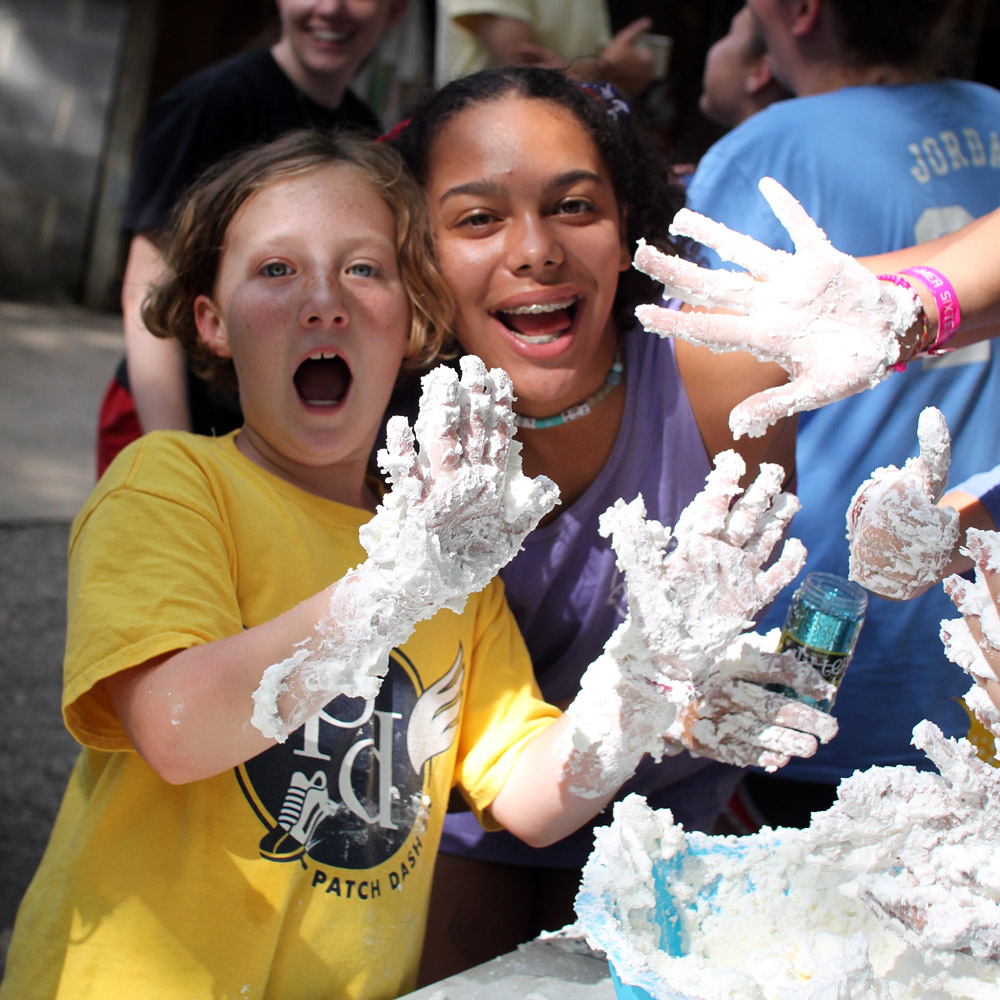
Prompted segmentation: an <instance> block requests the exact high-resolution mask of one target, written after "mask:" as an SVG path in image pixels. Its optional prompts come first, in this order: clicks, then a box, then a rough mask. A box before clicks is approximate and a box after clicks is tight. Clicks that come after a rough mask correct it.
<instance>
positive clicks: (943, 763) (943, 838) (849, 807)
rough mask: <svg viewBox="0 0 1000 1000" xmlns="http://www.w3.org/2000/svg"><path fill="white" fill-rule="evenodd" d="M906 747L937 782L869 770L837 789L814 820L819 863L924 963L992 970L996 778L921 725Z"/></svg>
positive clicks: (966, 748) (971, 754) (969, 749)
mask: <svg viewBox="0 0 1000 1000" xmlns="http://www.w3.org/2000/svg"><path fill="white" fill-rule="evenodd" d="M913 744H914V746H916V747H918V748H920V749H922V750H923V751H924V752H925V753H926V754H927V756H928V758H929V759H930V760H931V761H932V763H934V764H935V765H936V767H937V769H938V771H939V772H940V773H939V774H934V773H933V772H927V771H922V772H913V773H912V774H907V773H905V772H904V773H901V769H900V768H872V769H871V770H870V771H868V772H866V773H865V775H864V778H863V779H862V776H861V775H860V772H859V773H857V774H855V776H854V777H853V778H851V779H848V780H846V781H844V782H842V783H841V785H840V790H839V794H838V801H837V802H836V803H835V805H834V806H833V807H832V808H831V809H830V810H828V811H827V812H825V813H820V814H818V815H816V816H814V817H813V823H812V828H811V831H810V832H811V834H812V836H813V840H814V842H815V843H816V844H817V845H818V849H817V854H820V855H822V856H823V857H824V859H825V860H826V861H827V862H832V863H833V864H834V865H835V866H836V867H837V868H839V869H841V870H843V871H845V872H848V873H850V872H853V873H855V878H854V882H853V884H852V885H851V886H850V888H849V890H842V891H850V892H851V893H852V894H856V895H857V896H858V898H859V899H861V900H863V901H864V902H865V903H866V904H867V905H868V906H869V907H870V908H871V909H872V911H873V912H874V913H875V914H876V916H878V917H879V919H880V920H881V921H882V922H883V923H884V924H886V925H887V926H888V927H890V928H891V929H892V930H893V931H894V932H895V933H897V934H899V936H900V937H902V938H903V939H904V940H906V941H908V942H910V943H911V944H913V945H915V946H916V947H918V948H919V949H920V950H921V951H922V952H923V953H925V954H928V955H930V956H932V957H934V958H936V959H937V960H938V961H941V962H944V963H947V962H948V961H949V960H950V959H951V958H952V957H953V956H954V954H955V953H967V954H971V955H972V956H973V957H975V958H978V959H983V960H986V961H992V962H1000V850H998V847H1000V844H998V842H997V840H996V831H997V830H1000V770H998V769H997V768H994V767H991V766H990V765H989V764H987V763H986V762H985V761H983V760H980V759H979V757H978V756H977V755H976V750H975V747H973V746H972V744H970V743H968V742H967V741H965V740H962V741H958V740H949V739H946V738H945V737H944V735H943V734H942V732H941V730H940V729H939V728H938V727H937V726H935V725H934V724H933V723H931V722H928V721H926V720H924V721H923V722H921V723H919V724H918V725H917V726H916V727H915V728H914V730H913ZM907 770H908V771H910V770H912V769H907ZM970 817H974V818H975V822H974V823H970V822H969V818H970ZM903 820H905V821H903ZM862 831H864V832H865V833H866V834H867V836H863V835H862ZM983 831H989V832H990V833H991V834H992V839H991V837H990V835H989V834H987V836H986V837H984V836H983Z"/></svg>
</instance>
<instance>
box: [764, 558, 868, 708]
mask: <svg viewBox="0 0 1000 1000" xmlns="http://www.w3.org/2000/svg"><path fill="white" fill-rule="evenodd" d="M867 606H868V595H867V594H866V593H865V591H864V589H863V588H861V587H859V586H858V585H857V584H856V583H852V582H851V581H850V580H847V579H845V578H844V577H842V576H835V575H834V574H833V573H810V574H809V575H808V576H807V577H806V578H805V580H804V581H803V582H802V584H801V585H800V586H799V588H798V590H796V591H795V593H794V594H793V595H792V603H791V605H790V606H789V608H788V615H787V617H786V618H785V624H784V626H783V627H782V629H781V639H780V641H779V643H778V651H779V652H782V651H789V652H792V653H794V654H795V656H796V658H797V659H799V660H801V661H802V662H803V663H808V664H809V665H810V666H812V667H815V668H816V669H817V670H818V671H819V672H820V673H821V674H822V675H823V677H824V678H825V679H826V680H827V681H829V682H830V683H831V684H833V685H834V686H835V687H839V686H840V682H841V681H842V680H843V679H844V671H846V670H847V665H848V663H850V661H851V656H852V654H853V653H854V645H855V643H856V642H857V641H858V633H859V632H860V631H861V626H862V625H863V624H864V620H865V609H866V608H867ZM772 690H781V691H783V692H784V693H785V694H788V695H790V696H792V697H796V698H801V700H802V701H805V702H808V703H809V704H810V705H815V707H816V708H819V709H821V710H822V711H824V712H829V711H830V709H831V708H832V707H833V698H829V699H823V700H822V701H819V702H816V701H815V700H814V699H812V698H807V697H801V696H800V695H798V694H797V693H796V692H795V691H793V690H792V689H791V688H785V687H783V686H782V685H774V686H772Z"/></svg>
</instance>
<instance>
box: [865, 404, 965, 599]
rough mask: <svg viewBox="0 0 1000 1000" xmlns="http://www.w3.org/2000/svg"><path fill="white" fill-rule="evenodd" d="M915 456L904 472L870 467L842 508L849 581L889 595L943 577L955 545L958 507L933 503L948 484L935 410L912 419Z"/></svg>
mask: <svg viewBox="0 0 1000 1000" xmlns="http://www.w3.org/2000/svg"><path fill="white" fill-rule="evenodd" d="M917 440H918V441H919V443H920V453H919V454H918V455H917V457H916V458H910V459H908V460H907V461H906V463H905V464H904V465H903V468H902V469H898V468H896V466H894V465H890V466H886V467H885V468H882V469H876V470H875V471H874V472H873V473H872V475H871V478H869V479H866V480H865V482H863V483H862V484H861V485H860V486H859V487H858V489H857V492H856V493H855V494H854V497H853V499H852V500H851V503H850V506H849V507H848V509H847V538H848V541H849V542H850V578H851V579H852V580H854V581H856V582H857V583H860V584H861V586H862V587H865V588H866V589H867V590H870V591H872V593H875V594H879V595H881V596H882V597H888V598H892V599H893V600H899V601H905V600H909V599H910V598H911V597H916V596H917V594H920V593H922V592H923V591H925V590H926V589H927V588H928V587H930V586H932V585H933V584H935V583H937V582H938V581H939V580H940V579H941V578H942V576H943V575H944V572H945V570H946V569H947V567H948V563H949V562H950V561H951V558H952V555H953V553H954V550H955V546H956V545H957V544H958V537H959V522H958V511H956V510H954V509H953V508H951V507H939V506H937V501H938V500H940V499H941V496H942V494H943V493H944V488H945V484H946V483H947V481H948V466H949V462H950V458H951V438H950V437H949V434H948V425H947V424H946V423H945V420H944V416H943V414H942V413H941V411H940V410H937V409H935V408H934V407H932V406H929V407H927V408H926V409H925V410H924V411H923V412H922V413H921V414H920V420H919V422H918V424H917Z"/></svg>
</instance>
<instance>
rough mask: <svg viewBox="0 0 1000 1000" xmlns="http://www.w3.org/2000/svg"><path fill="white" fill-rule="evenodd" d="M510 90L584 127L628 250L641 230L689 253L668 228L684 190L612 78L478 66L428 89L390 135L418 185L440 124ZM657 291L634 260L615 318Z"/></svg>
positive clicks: (651, 239)
mask: <svg viewBox="0 0 1000 1000" xmlns="http://www.w3.org/2000/svg"><path fill="white" fill-rule="evenodd" d="M511 95H514V96H518V97H525V98H528V99H531V100H538V101H547V102H549V103H551V104H556V105H559V106H560V107H562V108H565V109H566V110H568V111H569V112H570V113H571V114H572V115H573V116H574V118H575V119H576V120H577V121H578V122H579V124H580V126H581V127H582V128H583V129H584V131H585V132H587V133H588V135H590V137H591V139H592V140H593V142H594V144H595V145H596V146H597V149H598V152H599V153H600V155H601V159H602V160H603V161H604V164H605V166H606V167H607V170H608V174H609V175H610V177H611V182H612V185H613V189H614V193H615V198H616V200H617V202H618V207H619V210H620V212H621V215H622V219H623V221H624V229H625V233H624V236H625V240H626V245H627V247H628V250H629V254H630V255H631V254H633V253H634V252H635V246H636V243H637V242H638V240H639V238H640V237H642V238H644V239H645V240H646V242H647V243H651V244H653V245H654V246H656V247H659V249H661V250H663V251H664V252H665V253H675V254H679V255H681V256H683V257H685V258H688V259H691V258H692V257H693V256H694V246H693V244H691V243H690V241H688V240H685V239H681V238H678V237H675V236H673V235H671V233H670V230H669V227H670V223H671V221H672V220H673V217H674V215H675V214H676V212H677V210H678V209H680V208H682V207H683V205H684V191H683V189H682V188H681V186H680V185H679V184H677V183H676V182H675V181H674V180H673V178H672V175H671V171H670V169H669V162H668V158H667V155H666V153H665V152H664V151H663V150H662V149H661V148H660V147H659V145H658V144H657V143H656V141H655V139H654V137H653V135H652V133H651V132H650V131H649V130H648V129H646V128H645V127H644V126H643V125H642V124H641V123H640V122H637V121H636V120H635V116H634V115H633V114H632V113H631V112H630V111H629V108H628V103H627V102H626V101H625V100H624V98H622V97H621V96H620V95H618V94H617V92H615V91H614V88H612V87H610V85H607V84H600V85H586V84H583V85H581V84H578V83H576V82H575V81H573V80H571V79H570V78H569V77H567V76H566V75H565V74H564V73H562V72H560V71H559V70H554V69H542V68H539V67H521V66H517V67H512V66H508V67H503V68H501V69H487V70H482V71H481V72H479V73H473V74H471V75H469V76H466V77H462V78H460V79H458V80H453V81H452V82H451V83H448V84H446V85H445V86H444V87H442V88H441V89H440V90H438V91H437V92H436V93H435V94H432V95H431V96H430V97H429V98H428V99H427V100H426V101H425V102H424V103H423V104H422V105H421V106H420V107H419V108H417V110H416V111H415V112H414V114H413V116H412V117H411V118H410V119H409V121H408V122H406V123H405V125H404V126H403V127H400V128H397V129H396V130H395V131H394V132H393V133H392V134H391V136H389V141H391V143H392V145H394V146H395V147H396V149H397V150H399V152H400V154H401V155H402V157H403V160H404V161H405V162H406V164H407V166H408V167H409V168H410V170H411V171H412V172H413V175H414V177H416V179H417V183H419V184H420V185H421V187H424V186H426V184H427V181H428V173H429V170H430V153H431V147H432V146H433V144H434V140H435V139H436V138H437V136H438V134H439V133H440V131H441V129H442V128H443V127H444V125H445V124H446V123H447V122H448V121H449V120H450V119H451V118H453V117H455V116H456V115H458V114H459V113H460V112H462V111H464V110H465V109H467V108H470V107H474V106H476V105H479V104H489V103H492V102H494V101H498V100H501V99H503V98H505V97H509V96H511ZM659 292H660V288H659V285H658V284H657V283H656V282H655V281H653V280H652V279H651V278H649V277H648V276H646V275H644V274H642V273H640V272H639V271H636V270H635V269H634V268H630V269H629V270H627V271H624V272H623V273H622V275H621V277H620V278H619V282H618V290H617V292H616V295H615V304H614V314H615V321H616V322H617V324H618V326H619V327H620V328H622V327H625V326H627V325H628V324H629V323H631V322H633V320H634V312H635V307H636V306H637V305H639V304H640V303H642V302H649V301H652V300H654V299H655V298H656V297H657V296H658V295H659Z"/></svg>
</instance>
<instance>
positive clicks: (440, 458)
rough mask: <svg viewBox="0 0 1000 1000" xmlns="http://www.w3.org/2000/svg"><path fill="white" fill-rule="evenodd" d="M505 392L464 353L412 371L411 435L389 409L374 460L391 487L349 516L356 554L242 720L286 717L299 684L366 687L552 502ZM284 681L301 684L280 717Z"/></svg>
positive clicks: (459, 602) (480, 579) (375, 684)
mask: <svg viewBox="0 0 1000 1000" xmlns="http://www.w3.org/2000/svg"><path fill="white" fill-rule="evenodd" d="M511 402H512V392H511V381H510V378H509V377H508V376H507V374H506V372H504V371H502V370H501V369H499V368H494V369H493V370H492V371H490V372H487V370H486V366H485V365H484V364H483V363H482V361H481V360H480V359H479V358H477V357H475V356H473V355H468V356H466V357H464V358H462V377H461V379H459V377H458V376H457V375H456V374H455V372H454V371H452V370H451V369H450V368H446V367H439V368H436V369H434V370H433V371H431V372H429V373H428V374H427V375H425V376H424V379H423V392H422V394H421V398H420V412H419V415H418V417H417V422H416V434H415V435H414V432H413V431H411V430H410V428H409V426H408V425H407V423H406V421H405V420H404V419H403V418H401V417H393V418H392V420H390V421H389V426H388V433H387V447H386V448H385V449H383V450H382V451H381V452H379V462H380V464H381V466H382V469H383V471H384V472H385V473H386V475H387V476H388V478H389V482H390V484H391V487H392V488H391V489H390V491H389V492H388V493H387V494H386V495H385V497H384V498H383V500H382V503H381V504H380V505H379V507H378V510H377V511H376V513H375V516H374V517H373V518H372V519H371V521H369V522H368V523H367V524H366V525H364V526H363V527H362V528H361V531H360V539H361V544H362V545H363V546H364V548H365V551H366V552H367V553H368V558H367V559H366V560H365V561H364V562H363V563H362V564H361V565H360V566H357V567H356V568H355V569H353V570H351V572H350V573H348V574H347V575H346V576H345V577H344V578H343V579H341V580H340V581H338V582H337V583H336V584H335V585H334V586H333V587H332V588H331V593H330V601H329V608H328V613H327V614H326V615H324V616H323V618H322V619H321V620H320V621H319V622H317V623H316V627H315V631H314V634H313V635H311V636H309V637H308V638H307V639H305V640H303V642H302V643H300V644H299V646H298V648H297V649H296V650H295V652H294V653H293V654H292V655H291V656H289V657H287V658H286V659H284V660H282V661H281V662H280V663H276V664H273V665H271V666H270V667H268V668H267V670H266V671H265V672H264V676H263V678H262V680H261V684H260V686H259V687H258V689H257V690H256V691H255V692H254V696H253V698H254V714H253V718H252V722H253V724H254V725H255V726H256V727H257V728H258V729H259V730H260V731H261V732H262V733H263V734H264V735H265V736H268V737H271V738H273V739H277V740H284V739H285V738H286V737H287V735H288V734H289V733H291V732H293V731H294V730H295V729H296V728H298V726H300V725H301V724H302V723H303V722H304V721H305V719H306V718H308V717H309V714H310V713H311V712H312V711H314V708H313V705H314V702H315V701H316V700H317V698H315V697H311V696H310V695H311V694H315V693H323V694H324V696H326V695H328V696H329V697H333V696H334V694H343V695H346V696H348V697H355V698H373V697H374V696H375V694H376V693H377V692H378V689H379V686H380V685H381V682H382V677H383V676H384V675H385V672H386V670H387V669H388V666H389V652H390V651H391V650H392V648H393V647H394V646H399V645H401V644H402V643H404V642H405V641H406V640H407V639H408V638H409V637H410V635H411V634H412V633H413V629H414V627H415V626H416V624H417V623H418V622H420V621H423V620H424V619H427V618H430V617H431V616H432V615H434V614H436V613H437V612H438V611H440V610H441V609H442V608H451V609H452V610H453V611H456V612H459V611H461V610H462V608H464V607H465V602H466V600H467V598H468V596H469V594H472V593H475V592H476V591H478V590H481V589H482V588H483V587H485V586H486V584H487V583H489V581H490V580H491V579H493V577H494V576H495V575H496V573H497V570H499V569H500V567H501V566H504V565H506V563H507V562H509V561H510V560H511V559H512V558H513V556H514V555H515V553H516V552H517V551H518V549H519V548H520V547H521V543H522V542H523V540H524V537H525V535H527V533H528V532H529V531H531V529H532V528H534V527H535V525H536V524H537V523H538V521H539V519H540V518H541V517H542V516H543V515H544V514H546V513H547V512H548V511H549V510H551V509H552V507H553V506H554V505H555V504H556V502H557V500H558V492H559V491H558V489H557V488H556V485H555V484H554V483H553V482H552V481H551V480H549V479H546V478H545V477H544V476H539V477H538V478H537V479H530V478H528V477H527V476H525V475H524V474H523V473H522V471H521V459H520V445H519V444H518V443H517V442H516V441H514V440H513V416H512V413H511ZM290 682H292V683H294V685H295V686H296V688H297V690H298V691H300V692H304V693H305V696H302V697H299V698H298V699H297V703H296V704H295V705H294V706H293V708H292V709H290V710H289V711H288V712H287V714H286V716H285V717H282V715H281V714H280V713H279V711H278V700H279V699H280V698H281V696H282V695H283V694H285V693H286V692H287V691H289V690H290Z"/></svg>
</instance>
